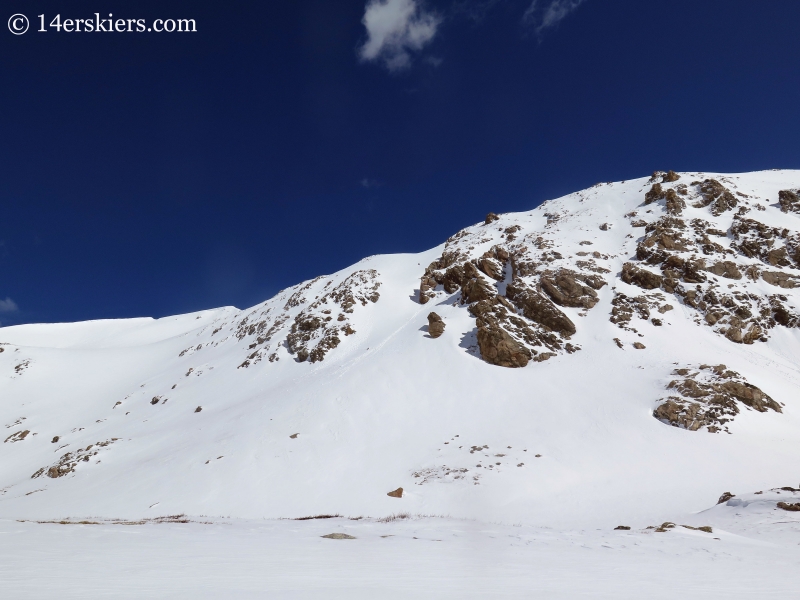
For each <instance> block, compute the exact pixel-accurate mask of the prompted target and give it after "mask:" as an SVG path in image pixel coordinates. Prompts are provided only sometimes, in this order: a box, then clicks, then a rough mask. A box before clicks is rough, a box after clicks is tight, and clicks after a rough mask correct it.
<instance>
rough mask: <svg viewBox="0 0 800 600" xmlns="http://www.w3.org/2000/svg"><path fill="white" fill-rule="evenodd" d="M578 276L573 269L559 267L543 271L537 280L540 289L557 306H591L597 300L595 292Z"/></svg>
mask: <svg viewBox="0 0 800 600" xmlns="http://www.w3.org/2000/svg"><path fill="white" fill-rule="evenodd" d="M580 277H581V276H580V275H578V274H577V273H575V272H574V271H570V270H568V269H559V270H558V271H556V272H555V273H553V272H552V271H545V272H544V273H543V274H542V276H541V278H540V280H539V282H540V284H541V286H542V290H543V291H544V292H545V293H546V294H547V295H548V296H550V298H551V299H552V300H553V302H555V303H556V304H558V305H559V306H572V307H582V308H587V309H588V308H592V307H593V306H594V305H595V304H597V301H598V299H597V292H595V291H594V290H593V289H592V288H590V287H588V286H585V285H581V284H580V283H579V280H580ZM593 281H594V280H593ZM603 284H605V282H604V281H603ZM601 287H602V285H601Z"/></svg>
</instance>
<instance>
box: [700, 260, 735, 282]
mask: <svg viewBox="0 0 800 600" xmlns="http://www.w3.org/2000/svg"><path fill="white" fill-rule="evenodd" d="M707 270H708V272H709V273H713V274H714V275H719V276H720V277H727V278H728V279H741V278H742V272H741V271H739V268H738V267H737V266H736V263H735V262H733V261H731V260H724V261H722V262H717V263H714V264H713V265H711V266H710V267H708V268H707Z"/></svg>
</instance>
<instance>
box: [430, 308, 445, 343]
mask: <svg viewBox="0 0 800 600" xmlns="http://www.w3.org/2000/svg"><path fill="white" fill-rule="evenodd" d="M444 327H445V325H444V321H442V317H440V316H439V315H437V314H436V313H435V312H432V313H430V314H429V315H428V335H430V336H431V337H432V338H438V337H439V336H441V335H442V334H443V333H444Z"/></svg>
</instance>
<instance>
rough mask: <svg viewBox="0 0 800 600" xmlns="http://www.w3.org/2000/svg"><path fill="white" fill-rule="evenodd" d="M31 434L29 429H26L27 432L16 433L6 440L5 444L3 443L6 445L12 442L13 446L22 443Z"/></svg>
mask: <svg viewBox="0 0 800 600" xmlns="http://www.w3.org/2000/svg"><path fill="white" fill-rule="evenodd" d="M29 433H30V431H29V430H28V429H26V430H25V431H15V432H14V433H12V434H11V435H10V436H8V437H7V438H6V439H5V442H3V443H4V444H5V443H7V442H11V443H12V444H13V443H14V442H21V441H22V440H24V439H25V438H26V437H28V434H29Z"/></svg>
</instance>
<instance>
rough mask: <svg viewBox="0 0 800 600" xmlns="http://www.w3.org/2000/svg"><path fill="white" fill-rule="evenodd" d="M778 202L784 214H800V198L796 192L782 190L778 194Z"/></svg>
mask: <svg viewBox="0 0 800 600" xmlns="http://www.w3.org/2000/svg"><path fill="white" fill-rule="evenodd" d="M778 202H779V203H780V205H781V210H782V211H783V212H800V196H799V195H798V194H797V192H796V191H791V190H781V191H780V192H778Z"/></svg>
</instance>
